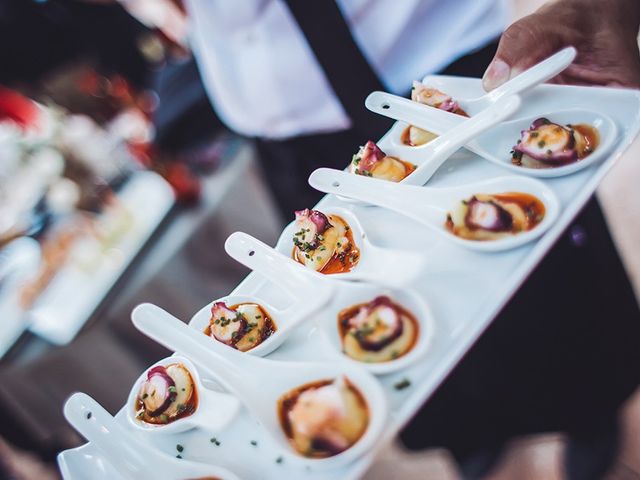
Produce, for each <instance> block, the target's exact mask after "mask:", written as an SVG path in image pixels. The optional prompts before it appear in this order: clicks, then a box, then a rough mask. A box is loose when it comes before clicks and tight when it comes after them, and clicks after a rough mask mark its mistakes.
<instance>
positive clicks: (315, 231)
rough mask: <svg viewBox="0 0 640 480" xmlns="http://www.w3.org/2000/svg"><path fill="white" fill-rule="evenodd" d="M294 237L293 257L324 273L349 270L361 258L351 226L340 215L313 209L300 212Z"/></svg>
mask: <svg viewBox="0 0 640 480" xmlns="http://www.w3.org/2000/svg"><path fill="white" fill-rule="evenodd" d="M313 219H316V220H315V221H314V220H313ZM292 240H293V244H294V247H293V253H292V256H293V258H294V259H295V260H297V261H298V262H300V263H302V264H303V265H305V266H306V267H308V268H311V269H313V270H316V271H318V272H321V273H342V272H348V271H350V270H351V269H352V268H353V267H354V266H355V265H356V264H357V262H358V260H359V255H360V254H359V251H358V249H357V247H356V245H355V243H354V241H353V234H352V232H351V227H349V225H348V224H347V222H346V221H345V220H344V219H343V218H342V217H340V216H338V215H331V214H330V215H328V216H327V215H325V214H323V213H322V212H319V211H318V210H309V209H305V210H300V211H298V212H296V220H295V233H294V234H293V239H292Z"/></svg>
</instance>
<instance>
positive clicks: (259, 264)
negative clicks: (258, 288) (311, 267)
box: [190, 233, 331, 356]
mask: <svg viewBox="0 0 640 480" xmlns="http://www.w3.org/2000/svg"><path fill="white" fill-rule="evenodd" d="M245 237H249V236H248V235H245V234H240V233H234V234H232V235H230V236H229V238H228V239H227V241H226V243H225V250H226V251H227V253H228V254H229V255H230V256H231V257H232V258H233V259H235V260H237V261H238V262H240V263H242V264H243V265H245V266H246V267H248V268H250V269H251V270H253V271H255V272H257V273H259V274H260V275H262V276H263V277H265V278H266V279H267V280H269V281H270V282H272V283H274V284H275V285H277V286H278V287H279V288H280V289H282V290H284V291H285V292H286V293H287V294H288V295H289V297H290V298H291V299H292V300H293V301H292V302H291V303H290V304H289V305H288V306H287V307H286V308H284V309H279V308H276V307H275V306H273V305H272V304H271V303H270V302H269V301H267V300H266V299H263V298H260V297H259V296H247V295H227V296H226V297H222V298H219V299H217V300H214V302H211V303H210V304H209V305H206V306H205V307H203V308H202V309H200V311H198V313H196V314H195V315H194V316H193V318H192V319H191V322H190V325H191V326H192V327H193V328H195V329H196V330H199V331H200V332H204V331H205V329H206V328H207V327H208V326H209V325H210V320H211V307H212V305H213V304H214V303H215V302H224V303H225V304H226V305H227V306H228V307H231V306H233V305H239V304H243V303H254V304H258V305H260V307H261V308H262V309H263V310H264V311H265V312H266V313H267V314H268V315H269V317H270V318H271V319H272V320H273V322H274V323H275V327H276V330H275V332H273V333H272V334H271V335H270V336H268V337H267V338H265V339H264V340H263V341H262V342H261V343H259V344H258V345H256V346H255V347H253V348H252V349H250V350H247V352H246V353H250V354H252V355H257V356H265V355H268V354H269V353H271V352H272V351H274V350H275V349H276V348H278V347H279V346H280V345H282V343H283V342H284V341H285V340H286V339H287V337H288V336H289V334H290V333H291V332H292V331H293V330H294V328H295V327H296V326H298V325H299V324H300V323H301V322H303V321H304V320H306V319H307V318H310V317H311V316H312V315H313V313H314V312H315V311H317V310H318V309H319V308H321V307H322V306H323V305H324V304H326V303H327V301H328V300H329V298H330V296H331V287H330V285H329V284H328V283H326V282H317V278H316V277H315V276H313V275H308V273H311V272H308V271H307V269H305V268H304V267H303V266H302V265H301V264H299V263H297V262H295V261H293V259H290V258H284V260H283V259H282V258H276V259H273V258H269V257H265V256H263V255H256V253H257V252H254V254H253V255H245V250H246V249H245V245H244V240H243V239H244V238H245ZM249 238H251V237H249ZM267 248H268V247H267ZM318 275H319V276H320V278H322V276H321V275H320V274H318ZM252 320H253V319H247V321H249V322H250V321H252ZM212 340H213V339H212ZM213 341H216V342H217V340H213ZM218 343H220V342H218ZM220 345H221V346H224V347H225V348H229V349H230V347H227V346H226V345H224V344H223V343H220Z"/></svg>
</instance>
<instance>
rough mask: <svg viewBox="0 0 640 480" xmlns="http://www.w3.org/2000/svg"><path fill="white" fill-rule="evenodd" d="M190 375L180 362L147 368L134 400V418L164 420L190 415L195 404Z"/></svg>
mask: <svg viewBox="0 0 640 480" xmlns="http://www.w3.org/2000/svg"><path fill="white" fill-rule="evenodd" d="M196 403H197V402H196V392H195V385H194V382H193V378H192V377H191V373H190V372H189V370H187V368H186V367H185V366H184V365H182V364H179V363H173V364H170V365H166V366H165V365H158V366H155V367H153V368H152V369H150V370H149V371H148V372H147V378H146V380H145V381H144V382H142V385H141V386H140V391H139V393H138V397H137V401H136V418H137V419H139V420H142V421H144V422H146V423H152V424H167V423H171V422H172V421H174V420H177V419H178V418H182V417H184V416H187V415H191V414H192V413H193V412H194V411H195V408H196Z"/></svg>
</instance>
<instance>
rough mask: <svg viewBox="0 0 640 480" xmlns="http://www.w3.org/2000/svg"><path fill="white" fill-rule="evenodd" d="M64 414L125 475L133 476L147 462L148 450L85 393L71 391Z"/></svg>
mask: <svg viewBox="0 0 640 480" xmlns="http://www.w3.org/2000/svg"><path fill="white" fill-rule="evenodd" d="M64 416H65V417H66V419H67V421H68V422H69V423H70V424H71V426H73V428H75V429H76V430H77V431H78V432H79V433H80V434H81V435H82V436H83V437H85V438H86V439H87V440H88V441H90V442H91V443H92V444H93V445H95V446H96V447H97V448H98V449H99V450H101V451H102V452H103V453H104V454H105V456H106V457H107V458H108V459H109V460H110V463H111V464H112V465H113V466H114V467H115V468H116V469H117V470H118V471H119V472H120V473H122V474H123V475H125V476H126V477H127V478H136V476H135V473H136V472H138V473H139V472H144V471H146V470H147V469H146V468H145V465H147V464H148V463H153V462H150V457H149V455H153V452H152V451H151V450H150V449H147V448H145V446H144V445H143V444H142V443H141V442H137V441H134V440H132V439H131V438H130V436H129V435H128V434H127V433H126V432H125V431H124V429H123V428H122V427H121V426H120V425H118V424H117V423H116V421H115V419H114V418H113V417H112V416H111V415H110V414H109V412H107V411H106V410H105V409H104V408H103V407H102V405H100V404H99V403H98V402H96V401H95V400H94V399H93V398H91V397H90V396H89V395H87V394H86V393H74V394H73V395H71V397H69V399H68V400H67V402H66V403H65V404H64Z"/></svg>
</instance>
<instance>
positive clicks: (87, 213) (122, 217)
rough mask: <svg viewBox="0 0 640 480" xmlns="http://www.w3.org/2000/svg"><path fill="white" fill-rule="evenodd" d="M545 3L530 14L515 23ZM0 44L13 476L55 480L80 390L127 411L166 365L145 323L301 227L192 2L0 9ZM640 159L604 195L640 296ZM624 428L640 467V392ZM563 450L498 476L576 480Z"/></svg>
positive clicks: (518, 10) (6, 424)
mask: <svg viewBox="0 0 640 480" xmlns="http://www.w3.org/2000/svg"><path fill="white" fill-rule="evenodd" d="M541 3H542V1H523V0H520V1H514V2H513V18H514V19H515V18H517V17H519V16H522V15H524V14H526V13H529V12H531V11H533V10H534V9H535V8H536V7H537V6H538V5H539V4H541ZM0 41H1V44H2V45H3V48H2V49H0V61H1V64H2V68H1V69H0V408H1V409H2V412H3V420H2V422H0V478H15V479H32V478H39V479H48V478H52V479H53V478H58V473H57V469H56V466H55V463H54V461H55V455H56V454H57V453H58V452H59V451H61V450H63V449H66V448H70V447H74V446H77V445H79V444H81V443H82V439H81V438H80V437H79V436H78V435H77V434H76V433H75V432H74V431H73V430H72V429H71V428H70V427H69V426H68V425H67V423H66V421H65V420H64V418H63V416H62V404H63V402H64V400H65V399H66V398H67V397H68V396H69V394H70V393H72V392H74V391H84V392H87V393H88V394H90V395H92V396H94V397H95V398H97V399H99V400H100V402H101V403H102V404H103V405H104V406H105V407H106V408H107V409H109V410H110V411H111V412H112V413H115V412H116V411H117V410H118V409H119V408H120V406H121V405H122V404H123V401H124V399H125V397H126V394H127V392H128V390H129V388H130V385H131V383H132V382H133V381H134V379H135V378H136V377H137V376H138V374H139V372H140V371H141V370H142V369H143V368H144V367H145V366H147V365H149V364H150V363H153V362H154V361H155V360H156V359H158V358H160V357H162V356H164V355H165V354H166V353H167V352H165V351H163V350H162V348H161V347H159V346H158V345H157V344H155V343H154V342H152V341H150V340H148V339H146V338H145V337H143V336H142V335H141V334H139V333H138V332H137V331H136V330H135V329H134V327H133V326H132V325H131V322H130V319H129V314H130V312H131V309H132V308H133V307H134V306H135V305H137V304H138V303H140V302H143V301H149V302H153V303H156V304H157V305H160V306H161V307H163V308H166V309H167V310H169V311H171V312H172V313H174V314H176V315H177V316H179V317H182V318H189V317H191V315H192V314H193V313H194V312H196V311H197V310H198V309H199V308H200V307H201V306H202V305H204V304H206V303H208V302H209V301H210V300H211V299H213V298H217V297H220V296H222V295H224V294H226V293H228V292H229V291H231V290H232V289H233V288H234V287H235V285H236V284H237V283H238V282H239V281H240V280H241V279H242V278H243V277H244V275H245V274H246V273H247V272H246V271H245V270H244V269H243V267H241V266H239V265H238V264H237V263H235V262H233V261H232V260H230V259H229V258H227V256H226V255H225V254H224V250H223V243H224V240H225V239H226V237H227V236H228V235H229V234H230V233H231V232H233V231H236V230H243V231H246V232H248V233H250V234H252V235H255V236H257V237H259V238H261V239H262V240H264V241H265V242H267V243H274V242H275V240H276V239H277V237H278V235H279V233H280V231H281V228H282V226H283V225H284V223H285V221H288V219H283V218H280V214H279V213H278V209H277V208H276V207H275V204H274V201H273V199H272V198H271V196H270V193H269V191H268V189H267V188H266V186H265V184H264V181H263V179H262V175H261V172H260V170H259V168H258V166H257V164H256V162H255V161H254V157H255V153H254V148H253V146H252V143H251V141H250V140H249V139H245V138H241V137H239V136H238V135H236V134H232V133H230V132H229V131H227V130H226V129H225V127H224V126H223V125H222V123H221V122H220V121H219V120H218V118H217V117H216V115H215V113H214V112H213V110H212V108H211V106H210V104H209V101H208V99H207V96H206V94H205V91H204V88H203V86H202V82H201V80H200V75H199V72H198V68H197V65H196V63H195V62H194V60H193V57H192V55H191V53H190V51H189V45H188V41H187V23H186V14H185V10H184V8H183V5H182V3H181V1H180V0H122V1H120V2H112V1H99V0H97V1H96V0H94V1H74V0H49V1H46V0H42V1H34V0H15V1H12V0H0ZM639 150H640V146H639V144H638V142H636V144H635V145H634V146H633V147H632V149H631V150H629V151H628V153H627V155H626V156H625V158H624V159H623V161H622V162H620V164H619V165H617V167H616V168H615V169H614V171H613V172H612V173H611V174H610V175H609V177H608V178H607V180H606V182H605V183H604V184H603V185H602V188H601V189H600V191H599V196H600V199H601V201H602V202H603V204H604V206H605V209H606V213H607V219H608V222H609V225H610V228H611V229H612V231H613V234H614V237H615V239H616V242H617V245H618V248H619V250H620V251H621V253H622V255H623V257H624V260H625V264H626V267H627V269H628V272H629V274H630V276H631V278H632V280H633V282H634V286H635V288H636V292H637V293H640V252H639V251H638V249H637V248H634V246H637V245H638V244H640V225H639V224H638V222H637V221H635V220H636V219H637V218H638V214H639V213H640V193H638V190H637V188H635V183H634V182H633V181H632V180H633V179H634V178H636V179H637V178H640V166H639V164H638V162H637V159H636V157H637V155H638V153H639ZM238 187H242V188H238ZM247 187H248V188H247ZM621 198H624V199H625V202H626V203H625V208H621V207H622V204H621V200H620V199H621ZM629 205H632V208H629ZM632 220H634V221H632ZM70 372H73V375H70ZM621 415H622V418H623V420H624V429H623V436H624V442H623V447H624V448H623V450H622V456H621V463H620V465H625V466H629V467H632V468H633V469H634V470H636V471H640V458H639V456H640V455H638V452H640V394H638V395H636V396H635V397H634V398H633V399H632V400H631V401H630V402H629V404H628V405H627V406H626V407H625V409H624V411H623V412H621ZM562 448H563V438H562V436H561V435H559V434H558V435H555V434H551V435H544V436H536V437H532V438H523V439H519V440H517V441H515V442H514V443H513V445H511V446H510V447H509V449H508V450H507V451H506V453H505V454H504V458H503V459H502V460H501V462H500V465H499V468H498V469H497V471H496V473H495V475H492V477H491V478H496V479H498V478H524V477H522V476H520V474H521V472H523V471H524V470H523V468H526V469H527V470H526V471H528V472H531V473H530V475H529V474H528V476H527V477H526V478H547V479H549V478H562V472H561V467H560V465H559V460H558V459H559V458H560V455H561V452H562ZM620 468H622V467H620ZM618 474H620V472H618V473H616V475H618ZM398 476H403V477H405V478H408V479H414V478H415V479H418V478H457V471H456V465H455V464H454V463H453V461H452V460H451V459H450V457H449V456H448V455H447V453H446V452H444V451H439V450H438V451H429V452H426V453H423V454H416V453H408V452H404V451H401V450H400V449H399V448H394V449H391V450H389V451H388V452H387V453H386V454H385V455H384V456H383V458H382V459H380V461H379V463H378V464H376V465H375V466H374V467H373V468H372V470H371V472H369V474H368V477H367V478H369V479H385V478H391V477H398ZM615 478H638V477H623V476H619V477H615Z"/></svg>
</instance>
